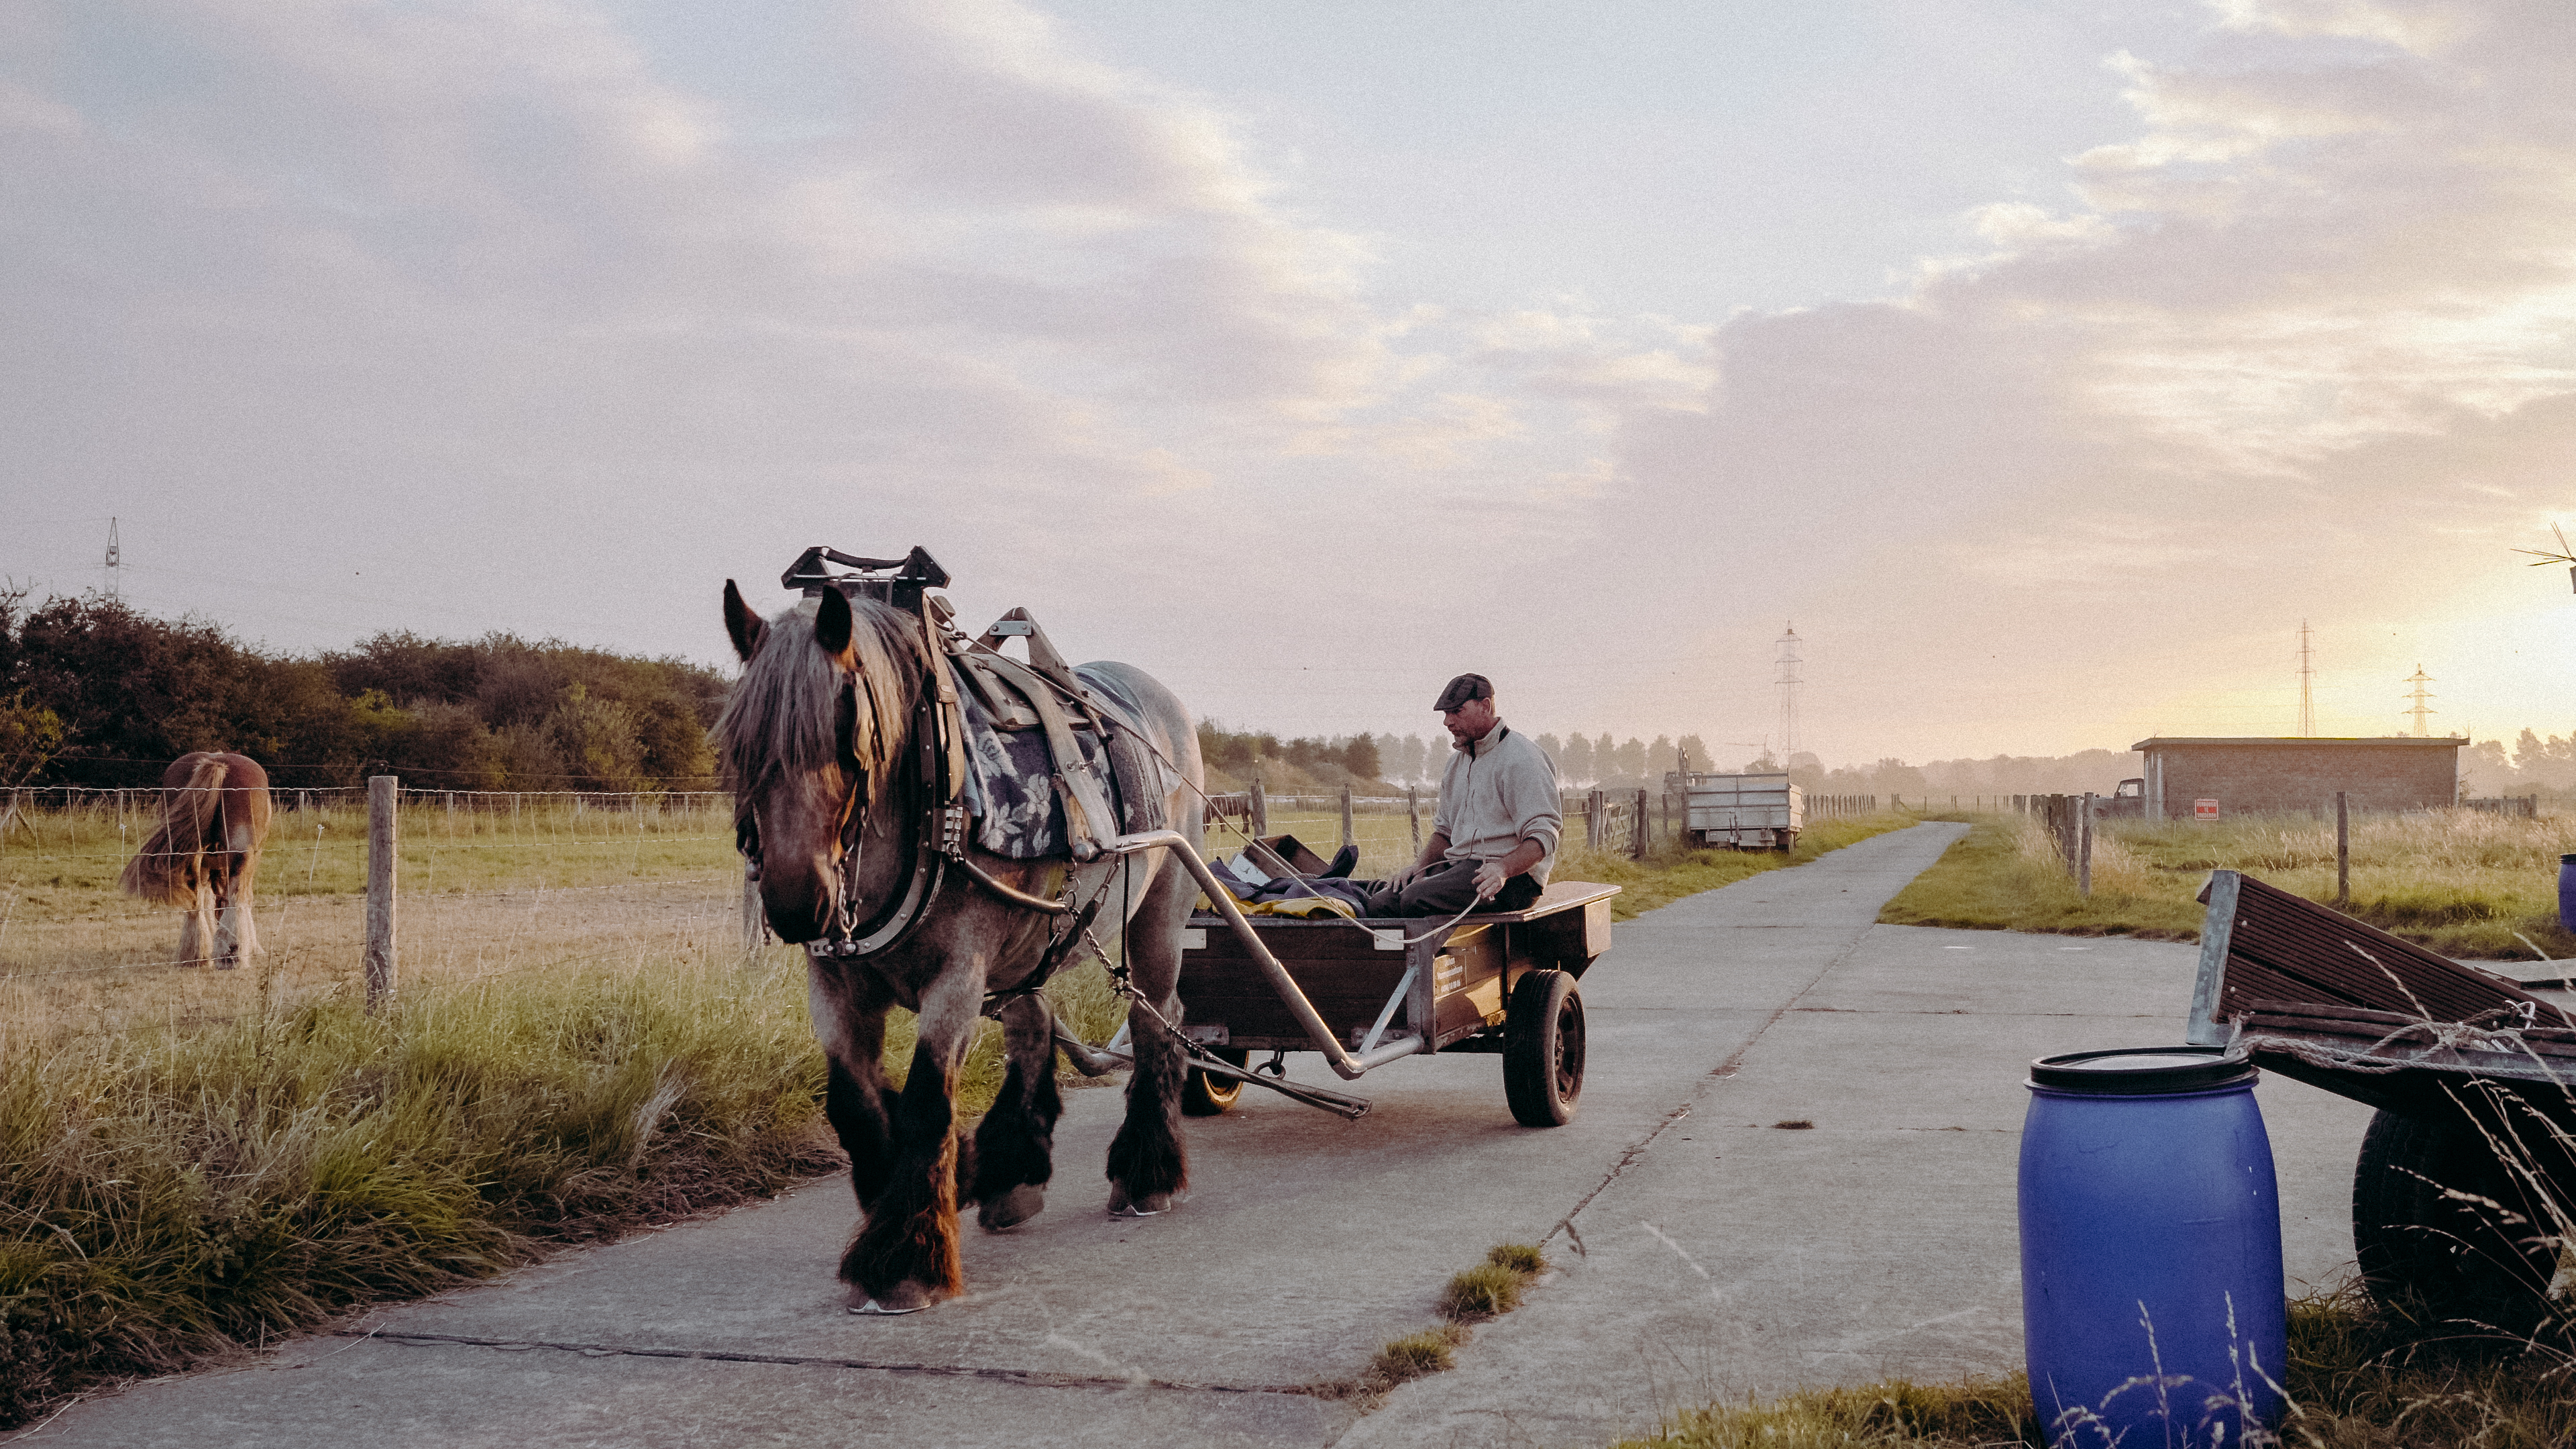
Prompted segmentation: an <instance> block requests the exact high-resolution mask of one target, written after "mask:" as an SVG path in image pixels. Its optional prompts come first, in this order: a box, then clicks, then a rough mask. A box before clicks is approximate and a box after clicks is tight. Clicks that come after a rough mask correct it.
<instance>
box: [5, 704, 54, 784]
mask: <svg viewBox="0 0 2576 1449" xmlns="http://www.w3.org/2000/svg"><path fill="white" fill-rule="evenodd" d="M62 747H63V721H62V717H61V716H59V715H57V714H55V713H54V712H53V711H52V710H50V709H47V708H45V707H44V706H43V705H41V704H30V703H28V702H27V691H26V690H23V689H22V690H19V691H18V692H17V693H16V694H13V695H10V696H8V697H7V698H5V699H0V785H21V784H24V783H26V782H27V781H29V780H31V779H33V778H35V775H36V772H37V771H39V770H42V769H43V768H45V766H46V764H47V763H48V762H49V761H51V760H52V759H53V758H54V754H55V752H56V751H58V750H60V749H61V748H62Z"/></svg>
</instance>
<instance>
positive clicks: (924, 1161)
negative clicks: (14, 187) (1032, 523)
mask: <svg viewBox="0 0 2576 1449" xmlns="http://www.w3.org/2000/svg"><path fill="white" fill-rule="evenodd" d="M724 619H725V629H726V632H727V633H728V634H730V635H731V636H732V639H733V646H734V650H735V652H736V653H737V654H739V655H740V656H741V657H742V661H743V674H742V678H741V680H740V681H739V682H738V683H736V684H735V686H734V689H733V692H732V695H731V697H730V699H729V700H728V701H727V702H726V705H725V708H724V712H723V714H722V716H721V717H720V718H719V719H718V720H717V722H716V726H715V733H716V743H717V748H718V751H719V753H720V756H721V759H722V763H723V768H724V771H725V774H726V779H727V784H728V786H729V787H730V788H731V790H732V791H733V794H734V800H735V812H736V816H735V834H736V839H737V842H738V844H739V845H740V846H741V848H742V851H743V854H744V856H745V857H746V858H747V859H748V860H749V861H750V863H751V865H752V868H753V869H755V870H756V871H757V872H758V875H759V882H760V901H761V907H762V909H763V911H764V912H765V913H766V914H767V916H768V920H769V926H770V929H771V930H773V931H775V932H777V934H778V936H779V939H781V940H783V941H788V942H791V943H794V944H798V945H803V946H805V947H806V962H807V992H808V1005H809V1008H810V1010H811V1011H812V1013H813V1018H814V1032H815V1035H816V1036H817V1037H818V1038H819V1039H820V1040H821V1042H822V1046H823V1051H824V1054H825V1056H826V1057H827V1059H828V1061H829V1066H830V1077H829V1084H828V1087H827V1092H826V1096H825V1099H824V1109H825V1112H826V1114H827V1115H828V1116H829V1117H830V1119H831V1122H832V1127H833V1130H834V1131H835V1132H837V1133H838V1134H839V1136H840V1139H841V1146H842V1147H843V1148H844V1149H845V1150H846V1151H847V1152H848V1153H849V1155H850V1186H851V1188H852V1190H853V1191H854V1192H855V1193H856V1194H857V1196H858V1205H859V1213H860V1217H861V1223H860V1226H859V1229H858V1232H857V1234H856V1235H855V1236H854V1237H853V1238H852V1240H851V1241H850V1244H849V1247H848V1248H847V1250H846V1251H845V1252H844V1253H843V1254H842V1257H841V1269H840V1276H841V1279H842V1280H843V1281H844V1282H846V1283H848V1284H849V1285H850V1286H849V1290H848V1306H849V1310H850V1311H851V1312H853V1313H909V1312H912V1311H914V1310H916V1309H921V1308H926V1307H929V1306H930V1305H932V1304H934V1303H938V1302H941V1301H943V1300H945V1299H948V1298H952V1297H955V1296H956V1295H958V1294H959V1293H962V1292H964V1291H965V1277H964V1274H963V1273H962V1271H961V1270H960V1266H959V1261H958V1237H957V1215H958V1205H959V1202H960V1201H961V1199H963V1200H971V1201H973V1202H974V1203H975V1204H976V1217H977V1221H978V1222H979V1223H980V1224H981V1225H982V1226H983V1227H984V1228H985V1229H986V1230H987V1231H991V1232H1002V1231H1006V1230H1008V1229H1010V1228H1013V1227H1016V1226H1017V1225H1019V1224H1021V1223H1024V1222H1026V1221H1028V1220H1029V1219H1030V1218H1031V1217H1033V1216H1035V1215H1036V1214H1037V1213H1038V1211H1039V1210H1040V1209H1041V1208H1042V1207H1043V1206H1044V1205H1045V1201H1046V1189H1047V1184H1048V1181H1049V1179H1050V1178H1051V1177H1052V1176H1053V1173H1054V1165H1053V1156H1052V1154H1053V1148H1054V1136H1055V1124H1056V1119H1057V1117H1058V1116H1059V1115H1061V1113H1062V1112H1063V1102H1062V1100H1061V1099H1060V1098H1059V1097H1058V1096H1057V1093H1056V1086H1055V1045H1054V1018H1053V1014H1052V1012H1051V1010H1050V1009H1049V1008H1048V1006H1047V1005H1046V1003H1045V1001H1044V999H1043V998H1042V997H1039V996H1038V995H1036V994H1035V992H1034V990H1032V989H1029V988H1032V987H1033V986H1034V985H1035V984H1036V979H1035V978H1036V976H1037V974H1038V972H1039V970H1040V967H1041V961H1042V959H1046V958H1047V957H1048V948H1049V946H1050V943H1051V940H1059V938H1061V939H1060V946H1062V947H1074V946H1079V944H1080V943H1079V942H1078V941H1076V940H1073V939H1071V936H1070V933H1069V931H1068V927H1069V926H1070V925H1071V923H1072V922H1073V921H1074V920H1076V919H1077V918H1076V917H1074V916H1071V915H1068V914H1050V913H1049V912H1048V911H1046V910H1044V909H1039V908H1036V907H1035V906H1033V904H1032V903H1031V898H1033V897H1034V898H1053V899H1055V900H1059V901H1064V900H1078V899H1087V900H1090V901H1096V902H1097V903H1098V906H1099V912H1098V915H1097V916H1096V918H1095V919H1094V926H1095V929H1097V930H1099V931H1101V932H1102V933H1104V934H1105V933H1106V932H1109V931H1115V930H1117V929H1119V927H1120V926H1121V925H1122V924H1123V925H1124V927H1125V929H1126V933H1127V949H1126V952H1125V960H1126V964H1127V968H1128V975H1129V980H1130V982H1131V984H1132V986H1133V988H1134V990H1135V993H1136V999H1137V1003H1138V1004H1136V1005H1133V1006H1131V1007H1130V1009H1129V1020H1130V1026H1131V1034H1132V1036H1133V1039H1134V1043H1135V1046H1134V1054H1135V1061H1136V1069H1135V1073H1134V1075H1133V1076H1132V1077H1131V1078H1130V1079H1129V1082H1128V1086H1127V1114H1126V1120H1125V1122H1124V1123H1123V1124H1122V1125H1121V1126H1120V1128H1119V1129H1118V1134H1117V1136H1116V1138H1115V1140H1113V1141H1112V1142H1111V1144H1110V1147H1109V1165H1108V1177H1109V1211H1110V1212H1111V1213H1113V1214H1127V1215H1134V1216H1140V1217H1141V1216H1150V1215H1152V1214H1154V1213H1158V1212H1161V1211H1163V1210H1165V1209H1166V1208H1168V1207H1171V1206H1172V1205H1174V1204H1175V1203H1176V1202H1177V1201H1178V1200H1179V1196H1180V1194H1181V1193H1182V1191H1183V1189H1184V1188H1186V1187H1187V1185H1188V1182H1189V1164H1188V1156H1187V1153H1186V1150H1185V1148H1184V1146H1183V1144H1182V1141H1181V1135H1180V1120H1179V1102H1180V1091H1181V1082H1182V1077H1183V1072H1184V1068H1183V1062H1182V1057H1181V1049H1180V1048H1179V1047H1178V1046H1177V1045H1176V1044H1174V1043H1173V1042H1172V1041H1171V1040H1170V1039H1169V1037H1168V1035H1167V1034H1166V1033H1165V1032H1164V1031H1163V1030H1161V1029H1159V1028H1158V1027H1157V1026H1155V1025H1154V1023H1153V1022H1152V1019H1151V1014H1150V1013H1149V1012H1148V1011H1147V1009H1146V1008H1147V1007H1149V1006H1150V1008H1151V1009H1152V1012H1158V1013H1160V1014H1161V1016H1162V1017H1163V1018H1164V1019H1165V1020H1168V1021H1170V1022H1172V1023H1173V1024H1174V1025H1175V1026H1177V1025H1178V1023H1179V1022H1180V1020H1181V1003H1180V997H1179V993H1178V986H1179V982H1180V955H1181V928H1182V923H1183V921H1184V920H1185V919H1186V918H1187V917H1188V915H1189V912H1190V908H1191V905H1192V903H1193V902H1194V901H1195V900H1196V898H1197V894H1198V887H1197V884H1196V883H1195V882H1194V881H1193V880H1192V879H1191V877H1190V876H1189V875H1188V873H1187V870H1186V868H1185V867H1183V866H1182V865H1181V864H1180V862H1178V861H1176V860H1167V859H1164V858H1163V857H1164V856H1165V854H1166V853H1167V852H1164V851H1147V852H1144V853H1142V854H1139V855H1131V856H1125V857H1112V856H1102V857H1101V858H1098V859H1096V860H1093V861H1091V862H1088V863H1085V864H1079V865H1077V864H1076V863H1075V862H1074V861H1073V860H1072V859H1071V858H1070V857H1066V858H1059V859H1053V860H1013V859H1006V858H1003V857H1001V856H997V855H992V854H989V853H987V852H985V851H983V850H982V849H980V848H979V847H977V846H975V845H974V844H973V843H972V832H957V831H955V830H954V829H953V828H949V829H947V830H946V831H945V833H941V832H942V831H943V824H942V822H941V820H940V819H939V812H937V811H936V810H934V808H933V805H934V802H933V800H932V798H931V796H932V794H933V791H934V787H933V785H932V784H931V783H930V782H929V779H928V778H927V776H928V774H929V773H930V771H931V770H932V769H933V768H934V767H933V766H932V765H931V764H929V763H927V762H928V761H929V760H930V759H931V752H930V751H929V750H927V749H925V748H924V745H925V743H926V742H927V739H928V738H933V737H935V736H936V732H937V731H938V730H939V728H940V726H939V723H938V718H937V716H936V715H935V713H934V711H935V709H936V693H937V689H938V684H939V680H940V676H939V675H938V674H937V673H936V671H940V670H945V669H947V668H949V665H948V663H947V661H946V659H945V658H944V656H943V654H942V651H941V641H940V639H938V638H934V636H933V630H934V629H935V628H936V627H938V626H936V625H934V624H933V623H932V621H931V617H930V615H929V614H927V613H926V612H925V613H914V612H907V611H904V610H900V609H897V608H895V607H893V606H891V605H889V604H886V603H883V602H880V601H877V600H873V599H869V598H858V599H849V598H846V597H844V596H843V595H842V593H841V592H840V591H839V590H838V589H833V588H826V589H824V590H823V591H822V596H821V599H820V601H819V604H818V606H817V607H816V608H815V609H814V611H813V613H812V615H811V617H810V618H809V617H808V616H807V615H806V614H805V613H804V612H803V611H802V610H799V609H789V610H787V611H786V612H783V613H781V614H779V615H777V616H776V617H775V618H772V619H770V620H768V621H767V622H765V623H764V622H763V621H762V620H761V618H760V616H759V615H758V614H756V613H754V612H752V611H751V610H750V609H749V608H747V607H745V605H744V604H743V602H742V595H741V593H740V592H739V591H738V590H737V589H736V588H735V587H734V584H733V581H732V580H730V579H728V580H726V582H725V591H724ZM1083 669H1084V671H1085V672H1086V673H1088V672H1094V671H1097V672H1100V673H1103V674H1107V675H1110V676H1112V677H1114V678H1115V679H1116V680H1117V681H1118V683H1119V685H1120V687H1121V688H1122V689H1124V690H1125V691H1126V692H1127V693H1128V694H1129V695H1130V696H1131V697H1132V698H1134V699H1135V700H1136V701H1138V702H1139V703H1140V704H1141V705H1142V706H1143V714H1144V717H1143V719H1142V720H1141V721H1140V723H1141V724H1142V726H1143V731H1144V734H1145V736H1146V742H1147V743H1149V744H1150V746H1151V748H1152V750H1153V751H1154V752H1156V753H1158V754H1160V755H1161V757H1162V759H1163V760H1164V761H1165V762H1166V763H1167V764H1168V765H1169V766H1170V767H1172V772H1174V773H1176V774H1177V776H1178V778H1173V777H1172V774H1169V773H1167V774H1166V775H1165V777H1164V780H1163V783H1164V784H1165V785H1166V786H1167V787H1168V793H1167V794H1166V795H1165V796H1164V799H1163V805H1164V807H1165V808H1164V812H1163V813H1164V816H1165V818H1166V819H1168V820H1170V821H1172V822H1173V827H1174V828H1175V829H1177V830H1179V831H1180V832H1181V833H1182V835H1183V836H1184V837H1185V838H1186V839H1187V840H1188V841H1189V842H1190V843H1191V845H1192V847H1193V848H1195V847H1196V846H1197V845H1198V843H1199V840H1200V838H1201V836H1200V831H1201V829H1202V825H1201V820H1200V812H1199V811H1198V810H1196V809H1194V808H1185V807H1184V806H1183V804H1182V800H1181V795H1182V792H1183V791H1184V790H1185V789H1194V788H1196V787H1197V786H1198V785H1199V784H1200V783H1201V781H1202V779H1203V771H1202V766H1201V764H1200V760H1199V752H1198V737H1197V731H1196V729H1195V728H1194V727H1193V725H1192V723H1191V721H1190V716H1189V712H1188V711H1187V710H1185V709H1184V708H1183V707H1182V706H1181V704H1180V701H1178V700H1177V699H1175V698H1174V697H1173V696H1172V695H1171V693H1170V692H1169V691H1168V690H1166V689H1164V688H1163V687H1162V686H1161V685H1160V684H1158V683H1156V682H1155V681H1154V680H1153V679H1152V678H1150V677H1148V676H1147V675H1145V674H1144V673H1143V672H1142V671H1140V670H1136V669H1133V668H1130V667H1128V666H1126V665H1123V664H1095V665H1085V666H1083ZM925 731H928V732H931V734H930V736H925V734H924V732H925ZM1035 793H1036V796H1037V798H1040V799H1044V798H1047V791H1046V789H1045V788H1044V787H1043V785H1041V786H1039V788H1037V790H1036V792H1035ZM961 837H962V838H961ZM941 852H945V853H946V854H947V855H948V856H949V857H951V859H949V860H948V861H947V862H945V863H944V864H940V866H939V868H938V869H933V868H932V866H933V864H934V862H933V856H934V854H937V853H941ZM947 865H954V866H955V867H956V868H954V869H949V868H946V866H947ZM925 877H927V878H928V879H930V880H932V881H934V882H935V884H931V885H928V886H925V885H924V884H923V882H924V879H925ZM925 890H926V891H927V892H928V893H927V895H926V896H925V895H923V894H922V892H923V891H925ZM1059 893H1061V894H1059ZM1013 895H1018V896H1020V899H1019V900H1014V899H1012V896H1013ZM906 910H910V911H911V912H912V914H911V915H910V916H909V917H903V918H902V919H903V920H904V921H905V922H907V923H906V924H890V923H891V922H894V921H896V919H897V918H898V916H899V915H900V914H901V913H902V912H905V911H906ZM872 942H875V943H881V944H879V945H875V946H871V945H870V943H872ZM862 947H867V948H868V949H867V952H866V954H860V953H859V952H860V949H861V948H862ZM1057 959H1061V956H1060V954H1059V957H1058V958H1057ZM1075 959H1079V958H1078V957H1077V958H1075ZM895 1006H901V1007H904V1008H906V1009H908V1010H911V1011H914V1012H917V1013H919V1016H920V1023H919V1036H918V1038H917V1044H916V1045H915V1046H914V1048H913V1053H912V1062H911V1065H910V1068H909V1070H907V1071H906V1072H905V1074H904V1078H903V1083H902V1085H901V1087H900V1089H898V1088H896V1087H894V1086H893V1085H891V1084H890V1083H889V1082H888V1080H887V1078H886V1074H885V1072H884V1069H883V1067H882V1065H881V1062H882V1058H883V1055H884V1046H885V1017H886V1011H887V1009H888V1008H889V1007H895ZM988 1012H989V1013H990V1014H992V1015H995V1016H997V1017H998V1018H999V1019H1000V1021H1001V1023H1002V1026H1003V1029H1004V1041H1005V1044H1006V1049H1007V1055H1008V1069H1007V1073H1006V1075H1005V1078H1004V1081H1003V1086H1002V1092H1001V1096H1000V1097H999V1099H997V1100H996V1101H995V1102H994V1104H993V1108H992V1110H991V1111H990V1112H989V1113H987V1114H986V1115H985V1117H984V1120H983V1123H982V1125H981V1126H979V1127H978V1128H977V1129H976V1130H975V1135H974V1140H973V1141H972V1143H970V1144H961V1143H960V1141H959V1134H958V1131H957V1127H956V1119H955V1106H954V1103H955V1095H956V1085H957V1073H958V1069H959V1067H960V1066H961V1065H962V1064H963V1062H964V1060H965V1056H966V1050H967V1048H968V1046H969V1045H971V1044H972V1042H973V1041H974V1036H975V1024H976V1020H977V1018H978V1017H979V1016H980V1015H983V1014H986V1013H988Z"/></svg>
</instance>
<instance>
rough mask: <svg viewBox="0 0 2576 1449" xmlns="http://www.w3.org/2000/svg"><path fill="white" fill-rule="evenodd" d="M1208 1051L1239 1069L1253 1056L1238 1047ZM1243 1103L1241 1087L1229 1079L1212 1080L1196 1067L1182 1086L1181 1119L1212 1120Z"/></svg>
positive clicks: (1212, 1078) (1217, 1048) (1216, 1048)
mask: <svg viewBox="0 0 2576 1449" xmlns="http://www.w3.org/2000/svg"><path fill="white" fill-rule="evenodd" d="M1208 1050H1209V1051H1211V1052H1213V1053H1215V1054H1216V1056H1217V1057H1218V1058H1220V1059H1221V1060H1224V1061H1229V1062H1232V1063H1234V1064H1235V1065H1236V1066H1238V1067H1239V1066H1242V1065H1243V1064H1244V1063H1245V1062H1248V1061H1250V1060H1252V1053H1250V1052H1248V1051H1244V1050H1242V1049H1240V1048H1237V1047H1210V1048H1208ZM1242 1100H1243V1083H1241V1082H1238V1081H1236V1080H1234V1079H1233V1078H1231V1077H1211V1076H1209V1075H1208V1074H1207V1073H1205V1072H1203V1071H1201V1070H1199V1069H1198V1068H1197V1067H1192V1068H1190V1074H1189V1077H1188V1078H1187V1079H1186V1080H1184V1081H1183V1082H1182V1083H1181V1115H1182V1116H1184V1117H1214V1116H1217V1115H1218V1114H1220V1113H1222V1112H1224V1111H1225V1109H1226V1108H1228V1107H1231V1106H1233V1105H1234V1104H1235V1103H1237V1102H1240V1101H1242Z"/></svg>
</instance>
